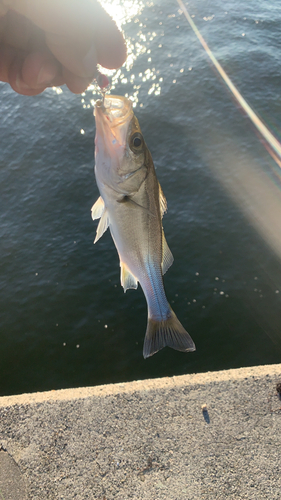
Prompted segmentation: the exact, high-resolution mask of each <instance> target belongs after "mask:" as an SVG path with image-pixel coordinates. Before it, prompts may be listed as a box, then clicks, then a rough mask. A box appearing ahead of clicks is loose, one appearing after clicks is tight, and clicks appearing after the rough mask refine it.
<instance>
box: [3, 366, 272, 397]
mask: <svg viewBox="0 0 281 500" xmlns="http://www.w3.org/2000/svg"><path fill="white" fill-rule="evenodd" d="M265 375H271V376H274V375H280V377H281V363H280V364H274V365H259V366H250V367H245V368H233V369H229V370H221V371H209V372H202V373H192V374H187V375H178V376H172V377H161V378H153V379H144V380H136V381H133V382H122V383H115V384H105V385H98V386H91V387H78V388H73V389H58V390H51V391H45V392H32V393H24V394H19V395H15V396H2V397H0V407H8V406H13V405H15V404H17V405H24V404H36V403H43V402H46V401H49V402H51V401H69V400H71V399H84V398H88V397H91V396H108V395H114V394H121V393H131V392H135V391H143V390H147V391H148V390H154V389H168V388H172V387H180V386H188V385H198V384H199V385H204V384H206V383H210V382H226V381H228V380H241V379H245V378H247V377H264V376H265Z"/></svg>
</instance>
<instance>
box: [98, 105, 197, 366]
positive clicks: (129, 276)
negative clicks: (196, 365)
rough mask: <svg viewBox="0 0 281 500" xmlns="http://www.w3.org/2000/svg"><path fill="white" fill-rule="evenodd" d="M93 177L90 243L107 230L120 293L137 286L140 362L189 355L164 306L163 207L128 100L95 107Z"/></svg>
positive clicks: (188, 341)
mask: <svg viewBox="0 0 281 500" xmlns="http://www.w3.org/2000/svg"><path fill="white" fill-rule="evenodd" d="M94 114H95V118H96V138H95V163H96V165H95V174H96V181H97V185H98V188H99V192H100V195H101V196H100V198H99V199H98V200H97V201H96V203H95V204H94V206H93V207H92V218H93V220H95V219H98V218H100V222H99V225H98V227H97V233H96V238H95V241H94V243H96V242H97V241H98V240H99V238H100V237H101V236H102V235H103V233H104V232H105V231H106V229H107V228H108V227H109V229H110V232H111V236H112V239H113V241H114V243H115V246H116V249H117V252H118V255H119V259H120V267H121V285H122V286H123V288H124V291H125V292H126V290H127V289H128V288H137V286H138V282H139V283H140V285H141V287H142V289H143V292H144V295H145V298H146V301H147V306H148V323H147V330H146V335H145V340H144V347H143V356H144V358H147V357H149V356H152V355H153V354H155V353H156V352H157V351H159V350H160V349H162V348H163V347H165V346H169V347H172V348H173V349H177V350H178V351H185V352H186V351H194V350H195V345H194V342H193V340H192V338H191V337H190V336H189V334H188V333H187V332H186V330H185V329H184V327H183V326H182V324H181V323H180V322H179V320H178V318H177V317H176V315H175V313H174V311H173V310H172V308H171V306H170V304H169V303H168V301H167V298H166V295H165V290H164V285H163V277H162V276H163V274H164V273H165V272H166V271H167V269H168V268H169V267H170V266H171V264H172V263H173V256H172V253H171V251H170V249H169V247H168V245H167V242H166V239H165V236H164V231H163V227H162V217H163V215H164V213H165V212H166V210H167V202H166V199H165V196H164V194H163V191H162V189H161V186H160V184H159V182H158V180H157V177H156V173H155V169H154V165H153V161H152V158H151V155H150V152H149V150H148V148H147V146H146V144H145V142H144V138H143V136H142V133H141V129H140V126H139V123H138V120H137V118H136V117H135V115H134V113H133V109H132V103H131V101H130V100H129V99H126V98H125V97H120V96H113V95H110V96H107V97H106V98H105V99H103V100H98V101H97V102H96V104H95V111H94Z"/></svg>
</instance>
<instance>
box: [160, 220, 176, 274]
mask: <svg viewBox="0 0 281 500" xmlns="http://www.w3.org/2000/svg"><path fill="white" fill-rule="evenodd" d="M173 262H174V257H173V254H172V252H171V250H170V249H169V247H168V243H167V241H166V238H165V234H164V231H163V229H162V262H161V267H162V274H165V272H166V271H168V269H169V267H170V266H171V265H172V264H173Z"/></svg>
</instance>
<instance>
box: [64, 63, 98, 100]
mask: <svg viewBox="0 0 281 500" xmlns="http://www.w3.org/2000/svg"><path fill="white" fill-rule="evenodd" d="M62 74H63V80H64V83H66V85H67V86H68V88H69V90H71V92H73V93H74V94H82V92H84V91H85V90H86V89H87V88H88V87H89V85H90V83H91V82H92V81H93V78H81V77H80V76H77V75H75V74H74V73H71V71H68V70H67V69H66V68H63V71H62Z"/></svg>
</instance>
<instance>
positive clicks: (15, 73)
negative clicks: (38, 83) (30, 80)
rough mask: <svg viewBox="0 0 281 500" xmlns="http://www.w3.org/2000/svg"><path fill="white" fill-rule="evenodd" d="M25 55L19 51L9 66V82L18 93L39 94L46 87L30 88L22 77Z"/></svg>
mask: <svg viewBox="0 0 281 500" xmlns="http://www.w3.org/2000/svg"><path fill="white" fill-rule="evenodd" d="M23 61H24V59H23V57H21V54H19V52H18V53H17V55H16V56H15V58H14V60H13V62H12V64H11V65H10V67H9V73H8V82H9V84H10V85H11V87H12V89H13V90H14V91H15V92H17V93H18V94H22V95H29V96H31V95H37V94H40V93H41V92H43V90H45V87H43V86H42V87H41V88H40V87H38V88H30V87H29V86H28V85H27V84H26V83H25V82H24V81H23V79H22V76H21V69H22V65H23Z"/></svg>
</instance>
